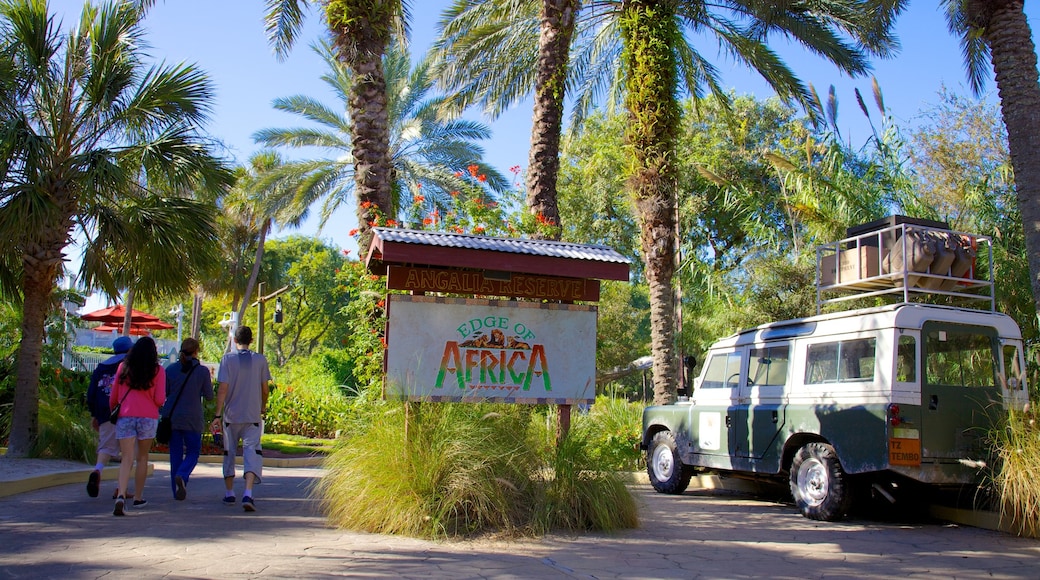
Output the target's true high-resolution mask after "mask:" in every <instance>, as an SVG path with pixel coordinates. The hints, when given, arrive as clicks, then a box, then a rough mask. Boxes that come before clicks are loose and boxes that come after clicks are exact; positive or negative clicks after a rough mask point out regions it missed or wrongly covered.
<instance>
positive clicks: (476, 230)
mask: <svg viewBox="0 0 1040 580" xmlns="http://www.w3.org/2000/svg"><path fill="white" fill-rule="evenodd" d="M473 233H475V234H482V233H484V226H477V227H475V228H473Z"/></svg>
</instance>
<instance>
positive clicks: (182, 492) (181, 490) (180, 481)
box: [173, 475, 188, 501]
mask: <svg viewBox="0 0 1040 580" xmlns="http://www.w3.org/2000/svg"><path fill="white" fill-rule="evenodd" d="M173 484H174V485H175V486H176V487H177V489H176V490H175V491H174V492H173V497H174V499H176V500H178V501H184V498H186V497H188V490H187V488H186V487H185V486H184V478H183V477H181V476H179V475H178V476H177V477H176V478H174V480H173Z"/></svg>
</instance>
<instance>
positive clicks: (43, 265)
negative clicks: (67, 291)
mask: <svg viewBox="0 0 1040 580" xmlns="http://www.w3.org/2000/svg"><path fill="white" fill-rule="evenodd" d="M65 231H67V230H64V231H61V230H59V231H58V232H56V234H55V235H54V236H47V235H44V236H43V238H44V240H43V241H41V242H40V244H39V245H37V246H36V250H37V251H36V252H34V253H33V255H29V254H27V255H26V256H24V257H23V260H22V269H23V274H22V292H23V295H24V297H25V299H24V301H23V302H22V326H21V331H22V338H21V343H20V344H19V347H18V359H17V363H16V371H15V372H16V378H15V387H14V408H13V409H12V412H11V434H10V437H9V438H8V441H7V456H8V457H28V456H29V454H30V453H31V452H32V449H33V446H34V445H35V444H36V437H37V434H38V433H39V410H40V396H39V395H40V367H41V365H42V362H43V341H44V338H45V336H44V328H45V324H46V319H47V311H48V309H49V308H50V300H51V293H52V292H53V291H54V287H55V283H56V281H57V278H58V272H59V271H60V267H61V263H62V253H61V247H63V245H62V244H60V242H59V243H58V245H57V246H56V248H57V249H54V248H55V243H54V242H52V243H47V241H46V240H47V238H56V237H57V238H60V239H62V240H64V238H65V236H64V232H65Z"/></svg>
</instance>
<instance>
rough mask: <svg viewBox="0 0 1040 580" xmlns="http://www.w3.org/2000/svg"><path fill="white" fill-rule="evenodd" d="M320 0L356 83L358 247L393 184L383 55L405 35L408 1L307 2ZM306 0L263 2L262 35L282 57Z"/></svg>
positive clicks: (352, 110) (385, 209)
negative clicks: (264, 15)
mask: <svg viewBox="0 0 1040 580" xmlns="http://www.w3.org/2000/svg"><path fill="white" fill-rule="evenodd" d="M312 1H313V2H314V3H320V5H321V6H322V8H323V9H324V10H323V16H324V20H325V23H326V24H327V25H328V28H329V32H330V33H331V35H332V44H333V45H334V46H335V47H336V53H337V56H338V57H339V59H340V61H341V62H343V63H344V64H345V65H346V66H347V68H348V69H349V70H350V71H351V73H352V75H353V78H354V79H355V82H353V83H351V85H350V92H349V95H348V96H347V98H346V101H347V108H348V110H349V114H350V119H351V121H352V130H351V134H350V135H351V152H352V157H353V163H354V182H355V185H354V188H355V193H356V194H357V197H358V201H359V203H358V209H357V216H358V224H359V225H360V227H361V230H362V237H361V243H362V245H364V244H366V243H367V242H368V239H369V236H368V234H367V231H368V229H369V225H368V224H370V223H373V222H374V221H375V218H376V217H377V216H378V215H379V213H380V212H382V213H383V214H384V215H389V214H390V213H391V208H392V203H393V198H392V192H391V183H393V178H392V169H391V163H390V153H389V147H390V123H389V108H388V103H387V96H386V79H385V78H384V76H383V54H384V52H385V51H386V47H387V46H388V45H389V44H390V40H391V38H393V37H395V36H396V37H397V38H398V39H400V40H401V41H402V42H403V41H404V39H406V38H407V28H406V27H407V25H406V23H407V21H408V19H409V17H408V3H407V2H406V1H403V0H312ZM310 3H311V2H308V0H267V4H266V6H267V16H266V24H267V35H268V38H269V40H270V41H271V42H272V44H274V48H275V53H276V54H278V55H279V56H284V55H285V54H286V53H287V52H288V51H289V50H290V49H291V48H292V45H293V44H294V43H295V41H296V36H297V34H299V31H300V28H301V26H302V23H303V9H304V8H306V7H307V6H309V5H310Z"/></svg>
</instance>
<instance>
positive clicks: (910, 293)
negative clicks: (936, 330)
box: [816, 215, 996, 312]
mask: <svg viewBox="0 0 1040 580" xmlns="http://www.w3.org/2000/svg"><path fill="white" fill-rule="evenodd" d="M847 233H848V237H846V238H845V239H842V240H839V241H837V242H833V243H830V244H824V245H822V246H820V247H819V248H817V250H816V267H817V272H816V274H817V276H816V297H817V301H816V309H817V312H821V311H822V307H823V305H825V304H831V303H836V302H842V301H846V300H853V299H856V298H866V297H880V298H883V299H885V301H886V302H914V301H918V302H919V301H932V302H935V301H936V300H939V301H941V302H942V303H944V304H948V305H954V306H964V305H970V307H972V308H979V307H980V302H983V303H984V302H988V303H989V304H988V306H989V310H994V309H995V307H996V305H995V301H994V297H993V252H992V245H991V240H990V238H988V237H986V236H980V235H977V234H970V233H964V232H955V231H952V230H950V228H949V226H948V224H946V223H945V222H939V221H934V220H924V219H918V218H911V217H907V216H901V215H893V216H889V217H887V218H884V219H881V220H876V221H872V222H870V223H866V224H862V225H859V226H854V227H851V228H848V230H847ZM982 307H984V306H982Z"/></svg>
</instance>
